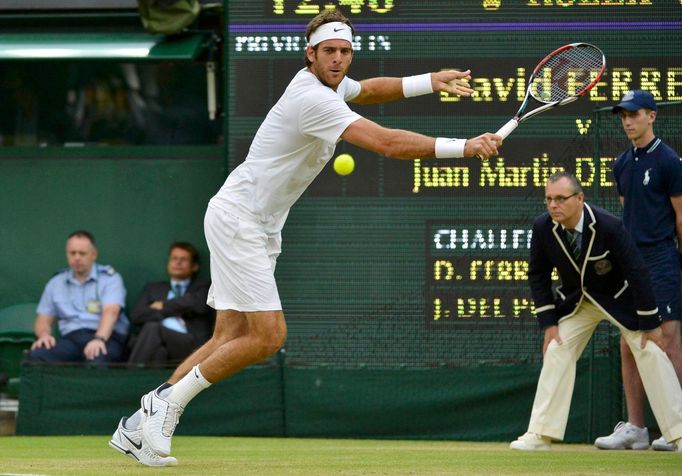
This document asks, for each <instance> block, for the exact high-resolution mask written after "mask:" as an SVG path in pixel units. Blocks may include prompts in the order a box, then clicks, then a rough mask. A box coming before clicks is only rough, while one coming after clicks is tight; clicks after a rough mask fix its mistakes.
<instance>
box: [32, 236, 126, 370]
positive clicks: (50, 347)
mask: <svg viewBox="0 0 682 476" xmlns="http://www.w3.org/2000/svg"><path fill="white" fill-rule="evenodd" d="M66 259H67V262H68V264H69V267H68V268H67V269H65V270H64V271H61V272H60V273H58V274H56V275H55V276H54V277H53V278H52V279H50V281H48V283H47V285H46V286H45V290H44V291H43V295H42V297H41V298H40V303H39V304H38V310H37V313H38V317H37V318H36V323H35V334H36V336H37V340H36V341H35V342H34V343H33V345H32V346H31V351H30V353H29V357H28V358H29V360H31V361H43V362H84V361H90V362H97V363H106V362H119V361H121V360H123V358H124V351H125V341H126V338H127V335H128V327H129V323H128V319H127V318H126V316H125V314H124V313H123V307H124V306H125V296H126V290H125V288H124V287H123V280H122V279H121V276H120V275H119V274H118V273H117V272H115V271H114V269H113V268H112V267H111V266H104V265H100V264H97V263H96V259H97V247H96V245H95V239H94V237H93V236H92V235H91V234H90V233H88V232H87V231H82V230H81V231H75V232H73V233H71V234H70V235H69V237H68V239H67V241H66ZM55 319H56V320H57V326H58V329H59V334H60V335H61V337H60V338H55V337H54V336H53V335H52V325H53V323H54V321H55Z"/></svg>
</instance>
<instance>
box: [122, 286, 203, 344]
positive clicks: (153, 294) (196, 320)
mask: <svg viewBox="0 0 682 476" xmlns="http://www.w3.org/2000/svg"><path fill="white" fill-rule="evenodd" d="M210 286H211V285H210V283H209V282H207V281H203V280H200V279H195V280H192V282H191V283H190V284H189V287H188V288H187V291H186V292H185V294H184V295H182V296H181V297H179V298H175V299H170V300H168V299H167V296H168V291H169V290H170V281H161V282H158V283H147V284H146V285H145V287H144V289H143V290H142V295H141V296H140V297H139V299H138V300H137V303H136V304H135V307H133V310H132V311H131V313H130V319H131V320H132V322H133V323H134V324H136V325H138V326H142V325H144V324H145V323H146V322H155V321H156V322H158V321H161V320H163V319H164V318H166V317H170V316H180V317H182V318H183V319H184V320H185V323H186V324H187V332H189V333H190V334H193V335H194V336H195V337H196V340H197V343H198V344H203V343H204V342H206V341H207V340H208V339H209V337H211V334H212V333H213V323H214V321H215V311H214V310H213V309H211V308H210V307H209V306H208V304H206V298H207V296H208V288H209V287H210ZM154 301H163V303H164V304H163V309H161V310H160V311H157V310H156V309H152V308H150V307H149V305H150V304H151V303H153V302H154Z"/></svg>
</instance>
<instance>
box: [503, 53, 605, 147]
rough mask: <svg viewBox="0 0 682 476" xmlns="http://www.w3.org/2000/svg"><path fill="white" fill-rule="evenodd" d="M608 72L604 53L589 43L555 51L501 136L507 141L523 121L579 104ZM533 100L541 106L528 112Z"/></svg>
mask: <svg viewBox="0 0 682 476" xmlns="http://www.w3.org/2000/svg"><path fill="white" fill-rule="evenodd" d="M605 69H606V57H605V56H604V53H602V51H601V50H600V49H599V48H597V47H596V46H594V45H591V44H589V43H571V44H569V45H565V46H562V47H561V48H559V49H557V50H554V51H552V52H551V53H550V54H548V55H547V56H545V57H544V59H543V60H542V61H540V63H539V64H538V65H537V66H536V67H535V69H534V70H533V73H532V74H531V75H530V78H529V79H528V89H527V90H526V97H525V98H524V100H523V103H522V104H521V107H520V108H519V111H518V112H517V113H516V116H514V117H513V118H512V119H511V120H510V121H509V122H507V123H506V124H505V125H504V126H502V127H501V128H500V130H499V131H497V134H499V135H500V136H502V138H503V139H504V138H506V137H507V136H508V135H509V134H511V133H512V131H513V130H514V129H516V128H517V127H518V125H519V124H521V123H522V122H523V121H526V120H528V119H530V118H531V117H533V116H536V115H538V114H540V113H541V112H544V111H547V110H549V109H552V108H555V107H559V106H565V105H566V104H569V103H571V102H573V101H575V100H576V99H578V98H579V97H580V96H583V95H584V94H585V93H586V92H587V91H589V90H590V89H592V88H593V87H594V86H595V84H597V83H598V82H599V80H600V79H601V77H602V74H604V70H605ZM531 98H532V99H533V100H534V101H535V102H537V103H540V104H541V106H538V107H536V108H535V109H533V110H530V111H526V109H527V108H528V106H529V104H530V103H531Z"/></svg>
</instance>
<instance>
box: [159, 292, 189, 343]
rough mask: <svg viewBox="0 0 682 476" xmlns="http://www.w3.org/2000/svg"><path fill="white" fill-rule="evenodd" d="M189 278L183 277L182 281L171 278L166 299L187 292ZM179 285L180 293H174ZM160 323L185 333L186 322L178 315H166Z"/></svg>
mask: <svg viewBox="0 0 682 476" xmlns="http://www.w3.org/2000/svg"><path fill="white" fill-rule="evenodd" d="M191 282H192V280H191V279H183V280H182V281H177V280H175V279H171V282H170V284H171V288H170V289H169V290H168V295H167V296H166V299H169V300H170V299H175V298H179V297H180V296H182V295H183V294H185V293H186V292H187V288H188V287H189V283H191ZM177 287H179V288H180V293H179V294H176V292H175V289H176V288H177ZM161 325H162V326H164V327H167V328H168V329H170V330H172V331H175V332H179V333H180V334H187V324H186V323H185V320H184V319H183V318H182V317H180V316H174V317H166V318H165V319H163V320H162V321H161Z"/></svg>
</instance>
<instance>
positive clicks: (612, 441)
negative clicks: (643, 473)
mask: <svg viewBox="0 0 682 476" xmlns="http://www.w3.org/2000/svg"><path fill="white" fill-rule="evenodd" d="M594 446H596V447H597V448H599V449H602V450H648V449H649V430H647V429H646V428H639V427H638V426H635V425H632V424H630V422H623V421H620V422H618V424H617V425H616V427H615V428H614V429H613V433H611V434H610V435H609V436H600V437H599V438H597V439H596V440H594Z"/></svg>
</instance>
